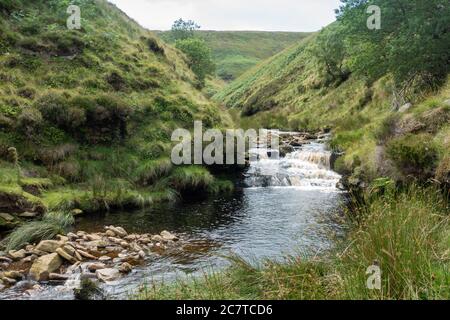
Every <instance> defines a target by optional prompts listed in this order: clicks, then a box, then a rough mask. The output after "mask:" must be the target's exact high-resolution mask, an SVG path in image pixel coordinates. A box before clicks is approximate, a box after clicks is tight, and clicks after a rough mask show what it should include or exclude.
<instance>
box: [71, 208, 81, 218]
mask: <svg viewBox="0 0 450 320" xmlns="http://www.w3.org/2000/svg"><path fill="white" fill-rule="evenodd" d="M70 213H71V214H72V215H73V216H74V217H76V216H80V215H82V214H83V210H80V209H73V210H72V211H70Z"/></svg>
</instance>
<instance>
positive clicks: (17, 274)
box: [3, 271, 25, 281]
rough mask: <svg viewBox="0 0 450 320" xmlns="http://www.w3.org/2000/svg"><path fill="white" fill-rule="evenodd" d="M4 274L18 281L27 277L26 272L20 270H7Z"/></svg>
mask: <svg viewBox="0 0 450 320" xmlns="http://www.w3.org/2000/svg"><path fill="white" fill-rule="evenodd" d="M3 276H4V277H6V278H9V279H13V280H16V281H20V280H23V279H25V275H24V273H22V272H20V271H6V272H4V273H3Z"/></svg>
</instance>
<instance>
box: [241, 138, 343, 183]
mask: <svg viewBox="0 0 450 320" xmlns="http://www.w3.org/2000/svg"><path fill="white" fill-rule="evenodd" d="M250 152H251V153H253V154H255V155H258V157H259V160H258V161H252V162H251V163H250V169H249V171H248V173H247V176H246V181H245V182H246V185H247V186H248V187H297V188H301V189H304V190H324V191H334V190H336V191H337V190H338V189H337V184H338V183H339V180H340V179H341V176H340V175H339V174H337V173H336V172H333V171H332V170H331V166H330V159H331V155H332V154H331V152H330V151H327V150H326V149H325V145H324V144H321V143H316V142H312V143H310V144H306V145H304V146H302V147H301V148H299V149H297V150H296V151H295V152H293V153H290V154H288V155H287V156H286V157H285V158H279V159H276V158H275V157H274V158H273V159H271V158H270V157H269V156H268V153H270V152H272V150H269V149H264V148H260V149H253V150H250Z"/></svg>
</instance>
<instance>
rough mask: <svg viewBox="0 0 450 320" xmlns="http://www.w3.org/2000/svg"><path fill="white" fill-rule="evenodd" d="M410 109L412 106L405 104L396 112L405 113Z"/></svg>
mask: <svg viewBox="0 0 450 320" xmlns="http://www.w3.org/2000/svg"><path fill="white" fill-rule="evenodd" d="M411 108H412V104H411V103H406V104H404V105H403V106H401V107H400V108H399V109H398V112H400V113H405V112H407V111H409V109H411Z"/></svg>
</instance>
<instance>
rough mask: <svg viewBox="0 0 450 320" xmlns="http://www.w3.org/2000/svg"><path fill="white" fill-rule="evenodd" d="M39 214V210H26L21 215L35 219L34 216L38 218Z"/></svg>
mask: <svg viewBox="0 0 450 320" xmlns="http://www.w3.org/2000/svg"><path fill="white" fill-rule="evenodd" d="M37 216H39V213H38V212H24V213H21V214H19V217H21V218H25V219H33V218H36V217H37Z"/></svg>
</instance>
